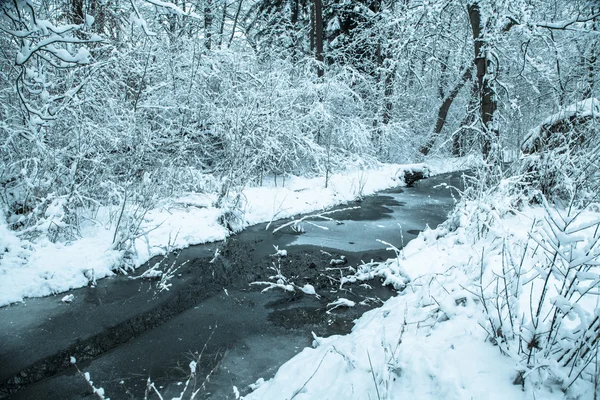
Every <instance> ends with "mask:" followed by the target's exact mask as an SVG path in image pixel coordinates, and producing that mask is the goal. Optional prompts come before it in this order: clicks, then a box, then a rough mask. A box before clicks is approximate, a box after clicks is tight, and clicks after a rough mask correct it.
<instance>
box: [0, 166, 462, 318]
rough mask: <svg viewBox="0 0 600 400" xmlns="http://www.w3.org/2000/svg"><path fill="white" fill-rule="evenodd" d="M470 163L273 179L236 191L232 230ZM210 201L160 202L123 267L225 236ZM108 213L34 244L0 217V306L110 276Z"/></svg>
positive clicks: (115, 261)
mask: <svg viewBox="0 0 600 400" xmlns="http://www.w3.org/2000/svg"><path fill="white" fill-rule="evenodd" d="M473 162H474V161H473V160H465V159H454V160H444V159H437V160H432V161H431V162H428V167H426V166H425V165H424V164H411V165H398V164H381V165H378V166H376V167H374V168H372V169H369V170H356V171H349V172H345V173H338V174H333V175H332V176H331V177H330V179H329V182H328V187H327V188H325V179H324V178H323V177H319V178H312V179H309V178H301V177H286V179H285V187H281V179H279V185H280V186H276V185H275V182H274V181H273V180H272V181H269V182H268V183H266V184H265V186H262V187H250V188H247V189H245V190H244V191H243V195H242V200H243V201H242V204H241V210H242V214H241V215H242V218H243V220H242V221H241V223H240V224H239V225H240V226H239V227H240V228H244V227H247V226H250V225H253V224H257V223H261V222H267V221H271V220H275V219H280V218H287V217H290V216H293V215H296V214H300V213H306V212H311V211H315V210H319V209H325V208H328V207H331V206H334V205H337V204H341V203H344V202H347V201H350V200H353V199H355V198H357V197H359V196H364V195H369V194H373V193H375V192H376V191H379V190H383V189H386V188H389V187H393V186H397V185H401V184H403V182H401V180H399V179H398V178H397V177H398V176H402V174H401V172H402V171H403V170H405V169H408V168H418V169H424V168H429V169H430V170H431V172H432V173H433V174H439V173H444V172H449V171H453V170H456V169H460V168H467V167H469V166H470V165H472V163H473ZM216 199H217V194H216V193H213V194H205V193H188V194H186V195H184V196H179V197H176V198H172V199H165V200H163V201H161V202H160V203H159V206H158V207H157V208H155V209H152V210H149V211H148V212H147V213H146V215H145V217H144V220H143V223H142V225H141V227H140V228H141V229H140V231H141V232H145V234H144V235H141V236H140V237H139V238H138V239H137V240H136V241H135V245H134V249H135V252H134V253H133V258H132V259H131V260H130V261H131V263H132V264H133V265H134V266H136V267H137V266H140V265H142V264H143V263H145V262H146V261H148V260H149V259H150V258H152V257H153V256H156V255H161V254H165V253H167V252H169V251H172V250H174V249H178V248H184V247H187V246H190V245H194V244H200V243H207V242H213V241H218V240H223V239H225V238H226V237H227V236H229V235H230V231H229V230H228V229H227V228H226V227H224V226H223V225H221V224H219V217H221V216H222V215H223V212H224V210H222V209H219V208H215V207H214V206H213V204H214V203H215V201H216ZM110 212H113V216H114V210H104V212H102V213H100V214H102V215H100V216H98V217H97V220H96V221H87V222H83V223H82V224H81V236H82V237H81V238H79V239H77V240H73V241H71V242H68V243H63V242H57V243H53V242H51V241H50V240H48V235H43V236H41V237H39V238H37V239H35V240H34V239H31V240H25V239H23V238H19V237H17V236H16V235H15V232H14V231H11V230H9V229H8V228H7V226H6V218H5V217H4V215H0V221H2V223H1V224H0V246H3V247H4V248H5V249H6V250H5V252H4V254H3V255H2V258H0V306H3V305H7V304H10V303H13V302H18V301H22V300H23V299H25V298H27V297H40V296H47V295H52V294H56V293H61V292H64V291H67V290H70V289H74V288H78V287H82V286H86V285H88V284H89V283H91V282H92V283H93V282H94V281H95V280H96V279H101V278H104V277H106V276H110V275H112V274H113V273H114V272H113V270H114V269H115V268H119V265H120V263H121V261H122V257H123V255H124V254H123V251H119V250H116V249H115V248H114V247H115V246H114V245H113V236H114V226H112V225H111V224H110V223H108V222H107V221H109V217H108V216H109V214H110ZM117 212H118V211H117Z"/></svg>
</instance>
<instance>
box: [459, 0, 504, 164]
mask: <svg viewBox="0 0 600 400" xmlns="http://www.w3.org/2000/svg"><path fill="white" fill-rule="evenodd" d="M467 10H468V12H469V22H470V23H471V29H472V31H473V43H474V46H473V49H474V52H475V66H476V67H477V84H478V88H479V104H480V111H481V125H482V130H483V132H484V137H483V146H482V152H483V155H484V156H485V157H487V156H488V155H489V154H490V151H491V147H492V140H493V139H494V138H496V137H497V136H498V130H497V129H496V127H495V126H494V113H495V112H496V99H495V93H494V89H493V87H492V86H491V81H490V78H489V77H488V76H487V73H488V72H489V69H490V65H491V61H490V59H489V57H488V56H487V51H486V49H485V48H484V45H485V37H484V32H483V26H482V24H481V9H480V8H479V4H478V3H477V2H474V3H471V4H469V5H468V6H467Z"/></svg>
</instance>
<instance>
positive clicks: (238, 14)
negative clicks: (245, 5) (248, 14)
mask: <svg viewBox="0 0 600 400" xmlns="http://www.w3.org/2000/svg"><path fill="white" fill-rule="evenodd" d="M243 1H244V0H240V2H239V3H238V7H237V10H236V11H235V17H234V18H233V27H232V28H231V37H230V38H229V45H230V46H231V42H233V37H234V36H235V28H236V27H237V24H238V19H239V18H240V11H242V2H243Z"/></svg>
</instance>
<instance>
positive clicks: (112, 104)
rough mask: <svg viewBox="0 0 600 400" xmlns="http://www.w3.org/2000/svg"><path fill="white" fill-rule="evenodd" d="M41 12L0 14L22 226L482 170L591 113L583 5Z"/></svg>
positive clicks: (18, 8)
mask: <svg viewBox="0 0 600 400" xmlns="http://www.w3.org/2000/svg"><path fill="white" fill-rule="evenodd" d="M44 5H47V7H46V6H42V3H39V2H36V1H33V0H27V1H10V2H3V4H2V20H1V24H2V26H1V29H2V32H3V34H2V39H1V40H2V48H3V52H2V56H1V59H0V62H1V63H2V70H3V71H4V72H3V74H2V79H1V82H0V85H2V88H1V91H0V96H1V98H2V105H3V110H2V127H1V135H2V139H3V140H2V142H3V146H2V148H1V150H0V151H1V152H2V158H3V160H4V161H5V162H4V164H3V165H2V188H3V190H2V192H3V197H2V198H3V204H4V207H5V208H6V210H7V212H8V214H9V215H17V214H18V215H23V216H25V217H26V221H23V220H22V218H21V217H19V219H20V220H21V222H20V224H24V225H30V224H31V219H32V218H33V219H35V217H33V216H32V215H31V213H29V212H26V211H27V210H34V209H36V207H38V206H42V208H43V207H46V206H47V205H48V204H49V203H51V202H52V200H51V199H50V197H52V198H60V197H62V198H64V199H65V200H67V201H66V203H65V204H64V205H65V207H67V210H68V211H72V210H75V209H77V208H79V207H84V208H89V207H94V204H97V203H98V202H99V203H102V204H104V203H106V202H107V201H108V202H111V201H112V202H121V201H122V199H123V196H124V194H125V193H126V192H130V193H131V192H132V191H133V192H139V191H140V190H141V192H143V189H140V187H141V186H143V185H147V184H148V182H153V184H154V185H155V187H156V190H157V191H156V190H155V192H156V193H163V194H166V193H171V192H172V191H176V190H185V188H190V187H194V186H195V188H196V189H198V190H201V188H200V187H199V183H198V182H199V180H198V176H199V175H206V174H209V175H211V176H216V177H220V178H218V179H217V180H216V181H215V182H214V185H217V186H222V185H227V187H226V188H224V192H228V191H229V187H231V188H235V187H238V188H239V187H243V186H245V185H248V184H249V183H251V182H259V181H260V179H261V177H262V176H264V175H265V174H285V173H295V174H309V175H310V174H322V173H325V171H328V170H332V169H333V170H335V169H336V168H339V166H340V165H341V164H342V163H345V160H348V159H349V158H350V159H354V160H363V162H369V160H371V161H373V160H381V161H392V162H394V161H405V160H408V161H413V160H419V159H420V155H419V150H420V152H421V153H423V154H428V153H430V152H431V151H434V152H435V153H438V154H444V153H447V152H450V151H452V152H453V153H454V154H466V153H469V152H473V153H480V154H483V155H484V156H486V157H487V156H491V155H490V154H491V153H492V152H493V153H494V154H499V152H500V151H501V150H500V149H502V148H505V149H518V148H519V144H520V141H521V140H522V137H523V136H524V133H523V132H525V131H527V129H531V128H532V127H533V126H535V125H536V124H538V123H539V122H540V120H541V118H542V116H543V115H547V114H550V113H552V112H556V111H558V110H559V108H560V107H562V106H566V105H568V104H571V103H574V102H576V101H580V100H584V99H585V98H589V97H594V96H596V95H597V94H596V91H597V84H596V81H597V79H598V77H597V73H596V70H597V67H596V63H597V53H598V46H597V32H598V30H597V29H598V28H597V25H598V21H597V20H598V12H599V10H598V7H597V6H595V5H594V4H593V2H587V1H577V2H566V1H558V0H557V1H553V2H546V1H538V2H535V1H525V0H521V1H519V2H517V3H515V2H514V1H512V2H504V1H475V2H473V1H471V2H464V1H446V2H433V3H431V4H430V3H426V2H420V1H409V0H405V1H391V2H389V1H387V2H373V3H370V2H360V1H359V2H356V3H353V4H349V3H348V4H346V3H338V2H321V1H317V0H315V1H314V2H302V1H296V0H294V1H291V2H261V1H247V2H244V1H243V0H242V1H239V2H238V1H235V2H226V1H225V2H216V1H211V0H205V1H195V2H190V1H174V2H163V1H157V0H148V1H139V0H138V1H130V2H116V1H106V2H96V1H86V0H72V1H58V0H57V1H51V2H45V3H44ZM471 86H472V87H473V90H471V91H469V90H467V89H464V88H469V87H471ZM436 109H437V110H438V112H437V115H436V113H435V112H434V110H436ZM475 116H477V117H475ZM223 177H227V179H226V180H223V179H222V178H223ZM174 181H177V185H173V182H174ZM224 182H226V183H224ZM141 192H140V193H141ZM49 196H50V197H49ZM44 204H45V206H44ZM40 211H41V209H40ZM71 222H72V221H71Z"/></svg>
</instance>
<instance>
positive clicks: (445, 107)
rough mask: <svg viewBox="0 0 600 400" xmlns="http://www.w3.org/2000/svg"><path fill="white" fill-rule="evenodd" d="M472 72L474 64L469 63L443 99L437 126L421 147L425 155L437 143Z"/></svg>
mask: <svg viewBox="0 0 600 400" xmlns="http://www.w3.org/2000/svg"><path fill="white" fill-rule="evenodd" d="M472 73H473V65H469V66H468V67H467V69H465V71H464V72H463V74H462V76H461V78H460V80H459V81H458V82H457V83H456V85H455V86H454V88H452V90H451V91H450V93H448V95H447V96H446V98H444V101H442V105H441V106H440V108H439V109H438V115H437V119H436V122H435V128H434V129H433V134H432V135H431V137H430V138H429V140H428V141H427V143H426V144H425V145H424V146H423V147H421V149H420V151H421V153H423V155H427V154H429V152H430V151H431V148H432V147H433V145H434V144H435V140H436V139H437V136H438V135H439V134H440V133H441V132H442V129H444V124H446V117H447V116H448V112H449V111H450V106H452V102H453V101H454V99H455V98H456V96H458V93H459V92H460V90H461V89H462V87H463V86H464V85H465V83H467V82H468V81H469V79H470V78H471V75H472Z"/></svg>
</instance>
